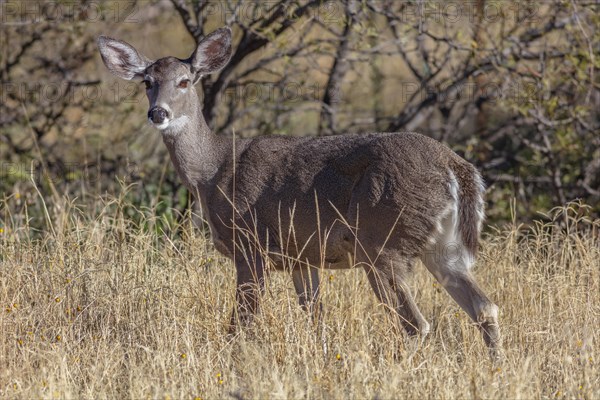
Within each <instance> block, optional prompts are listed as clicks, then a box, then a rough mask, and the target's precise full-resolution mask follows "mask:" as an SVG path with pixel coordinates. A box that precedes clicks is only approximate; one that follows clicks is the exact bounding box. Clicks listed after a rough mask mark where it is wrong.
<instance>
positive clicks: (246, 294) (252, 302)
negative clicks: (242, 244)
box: [229, 255, 265, 334]
mask: <svg viewBox="0 0 600 400" xmlns="http://www.w3.org/2000/svg"><path fill="white" fill-rule="evenodd" d="M235 269H236V275H237V285H236V291H235V297H236V306H235V308H234V309H233V311H232V312H231V321H230V324H229V333H230V334H232V333H234V332H235V329H236V326H237V325H238V322H239V324H240V325H241V326H242V327H245V326H248V325H249V324H250V323H251V322H252V320H253V319H254V316H255V315H256V313H257V312H258V308H259V301H260V296H261V295H262V293H263V291H264V287H265V282H264V260H263V259H262V257H261V256H259V255H255V256H254V257H252V258H250V259H249V258H247V257H242V256H241V255H240V256H239V257H236V260H235Z"/></svg>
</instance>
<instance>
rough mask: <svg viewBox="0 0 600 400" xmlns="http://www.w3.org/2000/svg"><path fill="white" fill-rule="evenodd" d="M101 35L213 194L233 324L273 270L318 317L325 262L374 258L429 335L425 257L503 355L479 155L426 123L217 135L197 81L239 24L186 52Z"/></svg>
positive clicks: (379, 289) (203, 193) (227, 50)
mask: <svg viewBox="0 0 600 400" xmlns="http://www.w3.org/2000/svg"><path fill="white" fill-rule="evenodd" d="M97 45H98V48H99V51H100V54H101V57H102V60H103V62H104V64H105V66H106V67H107V68H108V70H109V71H110V72H111V73H112V74H114V75H116V76H117V77H119V78H122V79H125V80H134V79H135V80H141V81H143V82H144V84H145V87H146V95H147V97H148V101H149V109H148V121H149V123H150V125H152V126H153V127H155V128H156V129H158V130H159V131H160V134H161V135H162V140H163V142H164V144H165V145H166V147H167V150H168V152H169V155H170V158H171V161H172V163H173V165H174V167H175V171H176V173H177V175H178V177H179V178H180V180H181V181H182V182H183V184H184V185H185V186H186V187H187V189H188V190H189V191H190V192H191V193H192V194H193V195H194V197H195V198H196V199H197V201H198V202H199V203H200V206H201V209H202V212H203V215H204V218H205V219H206V221H207V222H208V226H209V228H210V234H211V238H212V242H213V244H214V247H215V249H216V250H217V251H218V252H220V253H221V254H223V255H225V256H226V257H228V258H229V259H231V260H232V261H233V263H234V265H235V270H236V279H237V282H236V296H235V297H236V305H235V306H234V309H233V311H232V313H231V320H230V325H229V327H230V331H234V332H235V331H236V327H238V328H239V327H240V325H241V326H242V327H243V326H247V325H248V324H249V323H250V322H251V321H252V320H253V317H254V316H255V315H256V313H257V312H258V309H259V302H260V296H261V295H262V293H263V291H264V285H265V283H264V278H265V271H266V270H267V269H274V270H286V271H289V272H291V276H292V280H293V284H294V288H295V291H296V293H297V296H298V300H299V304H300V306H301V307H302V308H304V309H306V310H307V311H308V312H310V313H312V314H315V313H317V312H318V310H319V309H320V306H321V305H320V300H319V292H320V290H319V271H320V270H321V269H347V268H363V269H364V270H365V272H366V275H367V278H368V281H369V283H370V286H371V287H372V289H373V291H374V293H375V295H376V297H377V299H378V301H379V302H380V303H382V304H384V305H385V306H386V308H387V309H389V310H391V312H392V313H393V315H394V319H395V321H399V325H398V326H401V327H403V328H404V330H405V331H406V334H407V335H408V337H417V338H424V337H425V336H426V335H427V334H428V333H429V331H430V325H429V323H428V322H427V320H426V319H425V317H424V316H423V314H422V313H421V311H420V310H419V308H418V307H417V304H416V303H415V300H414V297H413V294H412V293H411V290H410V288H409V285H408V282H409V281H408V279H409V278H410V275H411V273H412V272H413V270H414V265H415V263H416V261H418V260H421V261H422V264H424V266H425V267H426V269H427V270H428V271H429V272H430V273H431V274H432V275H433V276H434V277H435V279H437V281H438V282H439V283H440V284H441V285H442V286H443V287H444V289H445V290H446V291H447V292H448V294H449V295H450V296H451V298H453V299H454V301H455V302H456V303H457V304H458V305H459V306H460V307H461V308H462V309H463V310H464V311H465V312H466V313H467V314H468V316H469V317H470V318H471V319H472V320H473V322H474V324H475V325H476V326H477V327H478V328H479V329H480V330H481V333H482V336H483V340H484V342H485V344H486V345H487V348H488V350H489V352H490V354H491V355H492V357H497V356H498V355H499V352H500V350H501V338H500V327H499V323H498V310H499V309H498V306H497V305H496V304H494V303H493V302H492V301H491V300H490V299H489V298H488V296H487V295H486V294H485V293H484V291H483V290H482V289H481V288H480V286H479V285H478V283H477V281H476V280H475V278H474V274H473V273H472V266H473V264H474V261H475V257H476V254H477V252H478V247H479V237H480V232H481V229H482V223H483V220H484V199H483V195H484V184H483V181H482V178H481V175H480V173H479V172H478V170H477V169H476V168H475V167H474V166H473V165H472V164H470V163H469V162H467V161H466V160H464V159H463V158H461V157H460V156H459V155H457V154H456V153H455V152H454V151H452V150H451V149H450V148H449V147H447V146H446V145H444V144H442V143H440V142H438V141H437V140H435V139H433V138H430V137H427V136H425V135H422V134H419V133H415V132H387V133H365V134H339V135H331V136H308V137H291V136H286V135H265V136H258V137H252V138H237V139H235V140H232V138H229V137H225V136H224V135H217V134H215V133H213V132H212V130H211V129H210V128H209V126H208V125H207V123H206V121H205V118H204V116H203V114H202V109H201V101H200V100H199V97H198V94H197V92H196V90H195V84H196V83H197V82H198V81H199V80H200V79H201V78H202V77H203V76H205V75H207V74H212V73H215V72H218V71H220V70H221V69H222V68H224V67H225V65H226V64H227V63H228V61H229V59H230V57H231V55H232V31H231V29H230V28H229V27H222V28H219V29H217V30H215V31H213V32H212V33H210V34H208V35H206V36H205V37H204V38H203V39H202V40H200V41H199V43H198V44H197V47H196V49H195V51H194V52H193V53H192V54H191V56H190V57H189V58H187V59H179V58H176V57H165V58H160V59H157V60H150V59H148V58H146V57H145V56H144V55H142V54H141V53H139V52H138V51H137V50H136V49H135V48H134V47H133V46H131V45H130V44H128V43H126V42H124V41H121V40H117V39H113V38H110V37H107V36H99V37H98V39H97Z"/></svg>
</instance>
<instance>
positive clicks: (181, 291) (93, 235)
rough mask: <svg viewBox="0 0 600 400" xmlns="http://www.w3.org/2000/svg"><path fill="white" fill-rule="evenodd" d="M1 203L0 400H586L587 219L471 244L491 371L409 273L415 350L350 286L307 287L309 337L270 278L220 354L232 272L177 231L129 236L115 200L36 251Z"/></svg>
mask: <svg viewBox="0 0 600 400" xmlns="http://www.w3.org/2000/svg"><path fill="white" fill-rule="evenodd" d="M13 201H15V199H14V198H9V199H5V203H4V205H5V206H6V207H5V208H4V210H5V213H4V215H3V216H2V218H3V219H4V224H5V225H4V228H3V231H2V233H1V234H0V257H1V258H0V260H1V262H2V264H1V276H0V304H1V305H2V310H1V311H2V312H1V314H0V325H1V326H2V335H1V337H0V397H1V398H11V399H12V398H17V399H18V398H135V399H138V398H182V399H186V398H187V399H192V398H203V399H208V398H222V397H225V398H229V397H235V398H423V397H426V398H448V399H449V398H480V397H481V398H583V399H592V398H600V352H599V350H598V344H599V343H600V333H599V330H598V328H599V327H600V265H599V260H600V249H599V244H598V227H599V226H600V221H595V222H592V221H586V220H584V219H581V218H579V217H577V215H579V214H578V211H581V210H582V209H581V208H579V209H576V208H575V207H573V208H569V209H563V210H559V212H558V213H559V214H560V213H561V212H562V213H563V214H562V215H559V216H558V219H559V220H560V221H564V218H563V217H564V216H567V217H568V221H569V222H568V224H567V227H568V229H566V227H565V225H563V228H559V225H558V223H554V224H548V225H539V226H536V227H533V228H527V229H525V228H523V227H521V228H520V229H517V228H516V227H512V228H507V229H501V230H498V231H497V232H495V233H493V234H492V235H490V236H489V237H488V238H487V239H485V240H484V243H483V249H482V254H481V256H480V258H479V261H478V263H477V267H476V274H477V276H478V277H479V279H480V281H481V282H482V284H483V286H484V287H485V288H487V289H488V290H489V293H490V295H491V297H492V298H493V299H494V300H495V301H496V302H497V303H498V304H499V305H500V307H501V314H500V317H501V323H502V326H503V335H504V345H505V361H504V363H503V364H502V365H501V366H494V365H492V364H491V363H490V361H489V359H488V357H487V353H486V350H485V347H484V344H483V341H482V339H481V337H480V335H479V332H478V331H477V330H476V328H475V327H474V326H473V325H472V324H471V323H470V321H469V320H468V318H467V316H466V315H465V314H464V313H463V312H462V311H460V310H459V309H458V307H457V306H456V305H455V304H454V303H453V302H452V301H451V300H450V298H449V296H448V295H447V294H446V293H445V292H443V291H442V290H440V288H439V286H437V285H436V284H435V283H434V281H433V279H432V278H431V277H430V276H429V275H427V274H426V273H425V272H423V270H424V268H419V272H418V273H417V275H416V276H415V281H414V287H415V289H416V291H417V301H418V303H419V304H420V306H421V309H422V311H423V313H424V314H425V315H426V316H427V318H428V319H429V321H431V322H432V326H433V333H432V335H431V336H430V337H429V338H428V339H427V340H426V341H425V342H424V343H423V344H422V345H419V344H418V343H415V342H411V341H410V340H408V339H406V338H405V337H404V336H403V335H402V334H398V333H396V330H395V329H394V326H393V324H392V322H391V321H390V318H389V317H388V314H387V313H386V312H385V310H384V309H383V307H380V306H377V303H376V301H375V297H374V295H373V294H372V293H371V291H370V288H369V285H368V283H367V281H366V277H365V276H364V273H363V271H362V270H352V271H335V272H333V273H331V272H329V271H322V278H323V290H324V292H323V301H324V305H325V310H326V313H325V315H324V326H325V329H324V334H323V339H321V338H320V337H318V335H316V334H315V329H314V327H313V325H312V323H311V322H310V320H309V318H308V317H307V316H306V315H305V314H304V313H303V312H302V310H301V309H300V308H299V306H298V305H297V302H296V298H295V295H294V293H293V289H292V285H291V279H290V277H289V276H286V275H285V274H283V273H273V274H271V276H270V279H269V280H268V284H267V291H266V295H265V298H264V301H263V308H262V313H261V314H260V316H259V317H258V319H257V321H256V323H255V324H254V325H253V327H252V328H251V329H249V330H248V331H246V332H244V333H241V334H239V335H238V336H236V337H233V338H231V337H230V338H228V337H226V335H225V326H226V323H227V322H228V317H229V312H230V309H231V307H232V305H233V296H234V287H233V284H234V271H233V267H232V265H231V263H230V262H229V261H227V260H225V259H223V258H221V257H219V256H218V255H217V254H216V253H215V252H214V251H213V250H210V246H209V244H208V241H207V239H206V238H205V237H203V235H202V234H201V233H200V232H199V231H195V230H193V229H191V227H190V224H189V222H188V221H186V222H185V223H184V224H183V225H182V226H181V227H179V228H180V229H181V230H183V233H182V234H181V235H180V236H178V237H175V236H174V235H170V234H161V235H158V234H154V233H149V232H148V229H145V228H144V226H145V227H148V226H152V225H153V223H154V222H155V217H154V216H153V212H152V210H138V212H139V215H138V217H140V218H141V221H142V222H143V224H141V223H138V224H135V223H133V222H132V221H133V220H132V219H131V218H130V217H126V216H125V215H126V212H127V210H129V211H131V209H130V208H127V207H125V201H124V200H123V199H112V200H103V201H100V200H99V202H98V203H97V204H96V205H94V206H90V207H88V208H79V209H78V208H75V207H74V206H73V205H72V204H68V203H65V204H62V207H61V210H60V211H58V209H56V208H55V207H50V206H49V211H48V213H49V214H48V217H49V221H50V220H51V221H52V223H51V225H52V230H53V232H52V230H51V229H50V223H49V222H48V226H47V229H46V230H45V233H41V234H37V235H36V234H34V232H33V229H32V228H31V226H29V224H28V223H27V222H26V221H27V217H25V218H22V219H19V218H18V217H19V216H18V215H13V214H10V213H8V211H7V210H8V209H10V207H9V206H10V202H13ZM39 202H40V201H39V200H37V203H39ZM38 206H39V204H38ZM24 213H25V210H24V211H23V212H22V215H25V214H24ZM20 221H21V222H20ZM23 221H24V222H23ZM576 229H577V230H576ZM150 231H151V230H150ZM323 343H325V345H326V348H327V351H324V345H323Z"/></svg>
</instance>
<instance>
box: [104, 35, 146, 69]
mask: <svg viewBox="0 0 600 400" xmlns="http://www.w3.org/2000/svg"><path fill="white" fill-rule="evenodd" d="M97 43H98V49H99V50H100V55H102V61H104V65H106V68H108V70H109V71H110V72H112V73H113V74H115V75H116V76H118V77H119V78H122V79H127V80H131V79H133V78H134V77H141V76H142V74H143V73H144V71H145V70H146V68H147V67H148V65H150V64H151V62H150V60H148V59H147V58H146V57H144V56H143V55H141V54H140V53H138V52H137V50H136V49H134V48H133V46H131V45H130V44H128V43H125V42H123V41H121V40H117V39H112V38H109V37H107V36H100V37H98V40H97Z"/></svg>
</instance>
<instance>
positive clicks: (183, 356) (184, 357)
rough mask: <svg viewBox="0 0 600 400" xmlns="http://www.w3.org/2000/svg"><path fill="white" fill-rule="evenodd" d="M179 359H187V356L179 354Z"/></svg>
mask: <svg viewBox="0 0 600 400" xmlns="http://www.w3.org/2000/svg"><path fill="white" fill-rule="evenodd" d="M179 357H181V358H182V359H183V360H185V359H186V358H187V354H185V353H181V355H180V356H179Z"/></svg>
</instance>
